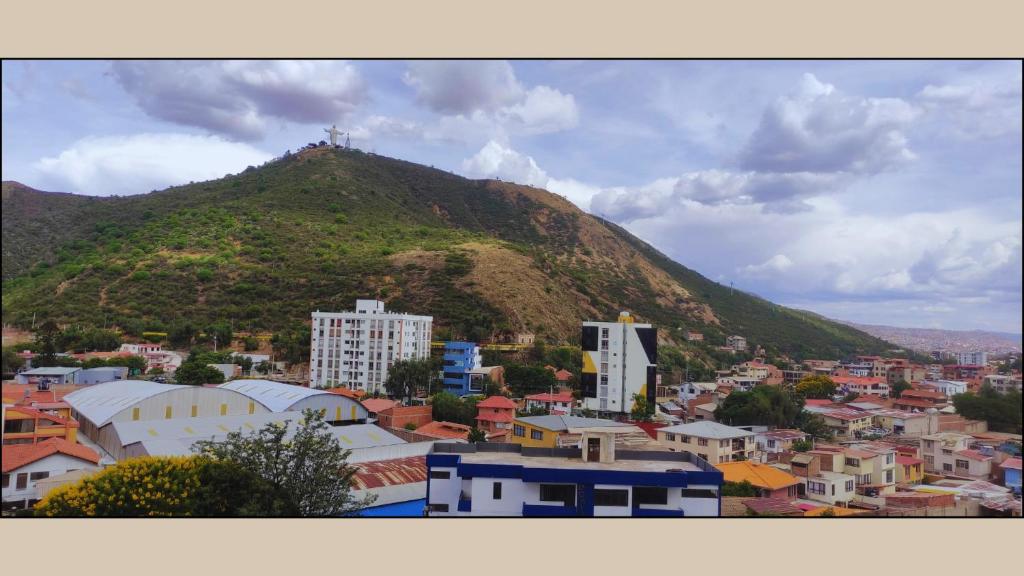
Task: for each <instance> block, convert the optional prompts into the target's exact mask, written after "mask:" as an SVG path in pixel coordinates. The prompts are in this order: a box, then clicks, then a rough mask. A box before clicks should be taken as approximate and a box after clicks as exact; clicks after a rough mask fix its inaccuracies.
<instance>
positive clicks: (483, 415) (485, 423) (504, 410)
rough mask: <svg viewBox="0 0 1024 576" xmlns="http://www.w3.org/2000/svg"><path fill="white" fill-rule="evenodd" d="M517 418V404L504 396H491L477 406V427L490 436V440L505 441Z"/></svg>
mask: <svg viewBox="0 0 1024 576" xmlns="http://www.w3.org/2000/svg"><path fill="white" fill-rule="evenodd" d="M515 418H516V403H515V402H513V401H511V400H509V399H508V398H505V397H504V396H490V397H488V398H485V399H484V400H481V401H480V402H477V404H476V426H477V428H479V429H481V430H483V431H484V432H486V433H487V434H488V439H489V440H492V441H493V440H496V439H497V438H498V437H500V438H501V439H502V440H501V441H505V439H507V434H508V431H509V428H511V425H512V421H513V420H515Z"/></svg>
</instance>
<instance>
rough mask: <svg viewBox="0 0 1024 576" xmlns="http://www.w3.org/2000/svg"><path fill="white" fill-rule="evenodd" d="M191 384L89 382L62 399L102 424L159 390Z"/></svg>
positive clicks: (83, 414)
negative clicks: (92, 383)
mask: <svg viewBox="0 0 1024 576" xmlns="http://www.w3.org/2000/svg"><path fill="white" fill-rule="evenodd" d="M188 388H191V386H180V385H176V384H159V383H157V382H149V381H147V380H115V381H113V382H105V383H103V384H96V385H95V386H89V387H87V388H82V389H80V390H75V391H74V392H72V393H70V394H68V395H66V396H64V401H65V402H67V403H68V404H70V405H71V407H72V408H74V409H75V410H77V411H78V413H79V414H81V415H82V416H84V417H85V418H88V419H89V421H90V422H92V423H93V424H95V425H96V426H103V425H104V424H106V423H107V422H108V421H110V419H111V418H113V417H114V415H115V414H117V413H118V412H120V411H122V410H124V409H125V408H128V407H129V406H132V405H134V404H137V403H138V402H141V401H142V400H145V399H147V398H151V397H153V396H156V395H158V394H164V393H166V392H172V391H174V390H180V389H188Z"/></svg>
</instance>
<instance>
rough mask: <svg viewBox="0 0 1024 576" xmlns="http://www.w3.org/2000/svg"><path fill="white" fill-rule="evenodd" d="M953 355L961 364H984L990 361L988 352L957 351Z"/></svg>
mask: <svg viewBox="0 0 1024 576" xmlns="http://www.w3.org/2000/svg"><path fill="white" fill-rule="evenodd" d="M953 357H954V358H956V363H957V364H959V365H961V366H964V365H966V366H984V365H985V364H987V363H988V352H957V353H955V354H954V355H953Z"/></svg>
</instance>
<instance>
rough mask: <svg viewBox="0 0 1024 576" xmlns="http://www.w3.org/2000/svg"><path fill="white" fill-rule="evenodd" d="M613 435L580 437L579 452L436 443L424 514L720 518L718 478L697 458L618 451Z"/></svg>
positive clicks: (603, 431) (599, 431)
mask: <svg viewBox="0 0 1024 576" xmlns="http://www.w3.org/2000/svg"><path fill="white" fill-rule="evenodd" d="M616 431H617V430H616V429H615V428H609V427H598V428H584V429H581V430H580V434H581V446H582V447H581V448H534V449H528V448H527V447H526V446H518V445H511V446H503V447H500V448H499V447H498V446H497V445H494V444H441V443H435V444H434V447H433V448H432V449H431V452H430V453H429V454H428V455H427V469H428V485H427V514H428V515H429V516H533V517H554V516H562V517H566V516H577V517H578V516H633V517H649V516H661V517H683V516H718V515H719V511H720V510H721V493H720V490H721V485H722V473H721V472H719V471H718V470H716V469H715V468H714V467H712V466H711V465H709V464H708V463H707V462H705V461H703V460H701V459H699V458H697V457H696V456H694V455H693V454H692V453H685V452H684V453H670V452H651V451H642V450H639V451H638V450H625V449H621V448H619V447H618V442H617V440H616V438H615V436H616ZM509 448H512V450H511V451H510V450H509Z"/></svg>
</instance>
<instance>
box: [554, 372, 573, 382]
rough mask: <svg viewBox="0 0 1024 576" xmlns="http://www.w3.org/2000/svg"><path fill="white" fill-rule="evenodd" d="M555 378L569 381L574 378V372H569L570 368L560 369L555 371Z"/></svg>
mask: <svg viewBox="0 0 1024 576" xmlns="http://www.w3.org/2000/svg"><path fill="white" fill-rule="evenodd" d="M555 380H558V381H559V382H568V381H569V380H572V372H569V371H568V370H559V371H558V372H555Z"/></svg>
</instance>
